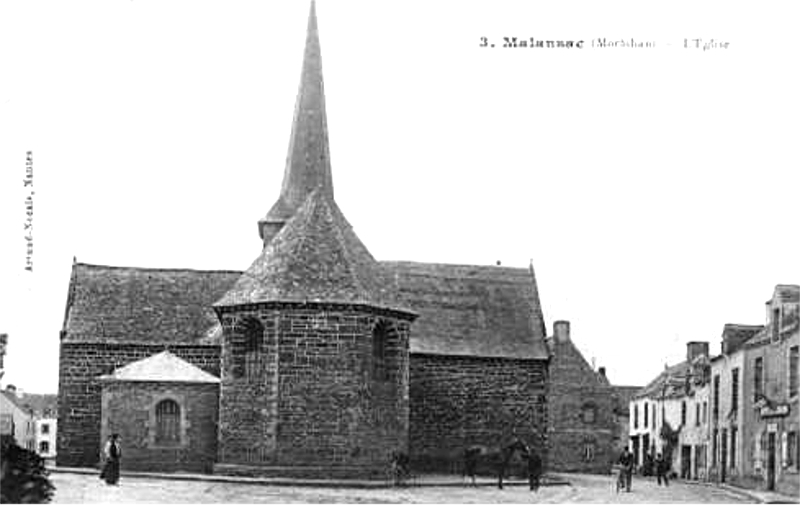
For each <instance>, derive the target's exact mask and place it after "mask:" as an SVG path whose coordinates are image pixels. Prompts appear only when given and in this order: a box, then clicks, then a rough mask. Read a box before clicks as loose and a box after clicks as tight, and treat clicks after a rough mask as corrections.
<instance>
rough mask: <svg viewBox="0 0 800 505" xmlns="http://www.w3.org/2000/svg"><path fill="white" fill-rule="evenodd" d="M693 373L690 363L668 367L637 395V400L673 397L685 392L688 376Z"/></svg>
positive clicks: (682, 362)
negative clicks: (663, 396) (662, 396)
mask: <svg viewBox="0 0 800 505" xmlns="http://www.w3.org/2000/svg"><path fill="white" fill-rule="evenodd" d="M690 372H691V365H690V364H689V362H688V361H681V362H680V363H678V364H677V365H672V366H670V367H667V368H666V369H665V370H664V371H663V372H661V373H660V374H658V376H657V377H656V378H655V379H653V380H652V381H650V383H649V384H647V385H646V386H645V387H643V388H642V389H641V390H639V392H638V393H636V395H635V397H636V398H645V397H648V398H653V397H659V398H660V397H661V395H662V394H665V396H668V397H669V396H672V395H674V394H677V393H680V392H681V391H683V389H684V386H685V383H686V382H685V381H686V376H687V375H689V373H690Z"/></svg>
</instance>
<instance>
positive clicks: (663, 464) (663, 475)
mask: <svg viewBox="0 0 800 505" xmlns="http://www.w3.org/2000/svg"><path fill="white" fill-rule="evenodd" d="M656 479H658V485H659V486H660V485H661V479H664V485H665V486H669V479H668V477H667V460H666V459H664V456H662V455H661V453H660V452H659V453H658V455H657V456H656Z"/></svg>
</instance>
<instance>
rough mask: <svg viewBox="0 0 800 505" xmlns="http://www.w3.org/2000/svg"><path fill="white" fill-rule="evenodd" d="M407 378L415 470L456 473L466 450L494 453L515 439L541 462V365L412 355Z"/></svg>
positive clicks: (544, 416) (543, 440) (543, 391)
mask: <svg viewBox="0 0 800 505" xmlns="http://www.w3.org/2000/svg"><path fill="white" fill-rule="evenodd" d="M410 376H411V377H410V381H411V382H410V387H409V391H410V397H411V410H410V428H409V431H410V436H409V453H410V456H411V460H412V465H414V467H415V468H417V469H419V470H422V471H437V472H452V473H457V472H461V471H462V461H463V453H464V449H465V448H466V447H468V446H471V445H481V446H483V447H485V448H486V450H487V451H489V452H491V451H495V450H497V449H499V448H500V447H502V446H503V445H504V444H506V443H508V442H509V441H510V439H511V438H512V437H513V436H514V435H515V434H516V435H517V436H519V437H520V438H522V439H523V440H524V441H525V442H526V443H527V444H528V445H529V446H532V447H534V448H535V449H537V450H539V452H540V454H541V455H542V456H543V459H544V460H546V453H545V451H546V429H547V416H548V405H547V399H546V394H547V392H546V384H547V361H546V360H519V359H507V358H481V357H472V356H440V355H430V354H413V355H412V356H411V367H410ZM484 470H487V469H486V468H484Z"/></svg>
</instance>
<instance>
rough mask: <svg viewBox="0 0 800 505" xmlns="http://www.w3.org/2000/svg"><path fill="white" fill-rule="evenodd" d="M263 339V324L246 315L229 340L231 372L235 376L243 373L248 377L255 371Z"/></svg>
mask: <svg viewBox="0 0 800 505" xmlns="http://www.w3.org/2000/svg"><path fill="white" fill-rule="evenodd" d="M263 339H264V326H263V325H262V324H261V322H260V321H259V320H258V319H255V318H253V317H248V318H245V319H244V320H243V321H242V322H241V323H240V326H239V328H238V331H237V332H236V333H235V334H234V336H233V339H232V342H231V354H232V358H233V363H232V372H233V376H234V377H235V378H240V377H244V376H245V375H247V376H248V377H250V376H252V375H254V374H256V373H257V371H258V370H259V368H260V359H259V357H260V354H261V343H262V341H263Z"/></svg>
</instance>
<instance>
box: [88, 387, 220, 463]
mask: <svg viewBox="0 0 800 505" xmlns="http://www.w3.org/2000/svg"><path fill="white" fill-rule="evenodd" d="M163 399H170V400H173V401H175V402H177V404H178V405H179V406H180V412H181V421H182V422H181V427H182V432H181V436H180V442H179V443H177V444H175V445H159V444H158V443H157V441H156V440H154V435H153V434H154V430H155V419H154V409H155V406H156V403H157V402H158V401H160V400H163ZM102 402H103V415H104V418H105V419H106V421H105V423H104V425H103V426H102V430H101V438H100V442H101V443H102V441H104V440H105V439H106V438H107V436H108V435H109V434H111V433H119V434H120V436H121V437H122V445H123V454H124V457H123V458H122V469H123V470H133V471H140V472H141V471H147V472H153V471H157V472H174V471H187V472H200V473H202V472H205V473H209V472H211V470H212V468H213V465H214V461H215V460H216V458H217V409H218V402H219V386H218V385H217V384H190V383H188V384H187V383H183V384H182V383H165V382H116V383H113V382H112V383H107V384H105V385H104V386H103V393H102Z"/></svg>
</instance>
